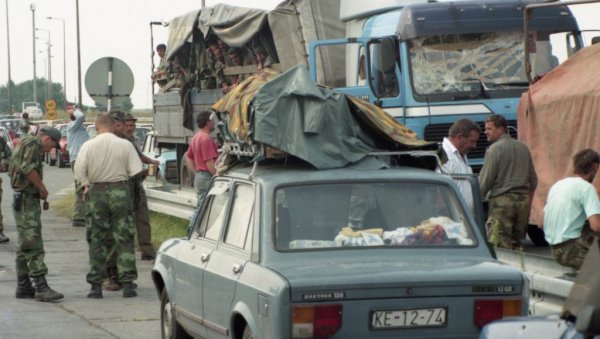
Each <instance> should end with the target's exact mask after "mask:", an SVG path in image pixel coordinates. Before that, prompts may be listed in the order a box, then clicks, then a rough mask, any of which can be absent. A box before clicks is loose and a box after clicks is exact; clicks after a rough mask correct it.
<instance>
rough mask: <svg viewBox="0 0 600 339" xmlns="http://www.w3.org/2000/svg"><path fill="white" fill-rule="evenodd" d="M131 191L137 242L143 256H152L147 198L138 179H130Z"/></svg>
mask: <svg viewBox="0 0 600 339" xmlns="http://www.w3.org/2000/svg"><path fill="white" fill-rule="evenodd" d="M131 190H132V193H133V201H134V205H133V209H134V218H135V219H134V220H135V227H136V230H137V241H138V247H139V248H140V251H142V254H143V255H150V256H154V248H153V247H152V229H151V228H150V211H149V210H148V198H147V197H146V190H144V185H143V183H142V180H140V179H132V181H131Z"/></svg>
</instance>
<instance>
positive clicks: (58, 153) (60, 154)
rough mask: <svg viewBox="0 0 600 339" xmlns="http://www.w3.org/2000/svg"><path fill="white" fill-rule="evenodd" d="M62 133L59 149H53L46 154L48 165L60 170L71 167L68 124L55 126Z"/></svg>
mask: <svg viewBox="0 0 600 339" xmlns="http://www.w3.org/2000/svg"><path fill="white" fill-rule="evenodd" d="M54 127H55V128H56V129H58V130H59V131H60V143H59V148H53V149H51V150H50V152H48V153H46V158H45V160H46V163H47V164H48V165H50V166H54V165H58V167H59V168H64V167H66V166H70V165H71V159H70V157H69V151H68V149H67V124H64V123H63V124H58V125H55V126H54Z"/></svg>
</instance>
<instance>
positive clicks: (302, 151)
mask: <svg viewBox="0 0 600 339" xmlns="http://www.w3.org/2000/svg"><path fill="white" fill-rule="evenodd" d="M213 109H215V110H216V111H219V112H221V113H223V114H222V119H223V120H224V121H225V125H226V126H227V131H225V134H227V136H226V139H228V141H230V142H233V143H236V144H246V145H251V144H256V143H260V144H263V145H267V146H269V147H272V148H274V149H276V150H277V152H283V153H285V154H289V155H292V156H295V157H297V158H300V159H302V160H305V161H306V162H308V163H310V164H311V165H313V166H314V167H316V168H318V169H328V168H336V167H345V166H350V165H354V166H357V167H362V168H366V167H368V168H383V167H387V166H388V162H387V161H385V160H383V159H381V158H378V157H376V156H373V155H371V154H372V153H373V152H377V151H382V150H383V151H385V150H388V151H402V150H416V149H422V150H436V149H437V144H436V143H433V142H427V141H423V140H420V139H418V138H417V137H416V134H415V133H414V132H413V131H411V130H410V129H408V128H406V127H405V126H404V125H402V124H400V123H399V122H397V121H396V120H395V119H394V118H392V117H391V116H390V115H388V114H387V113H386V112H385V111H383V110H382V109H381V108H379V107H377V106H375V105H372V104H369V103H367V102H365V101H362V100H360V99H357V98H354V97H351V96H347V95H345V94H341V93H338V92H335V91H333V90H331V89H328V88H325V87H320V86H317V85H316V84H315V83H314V82H313V81H312V80H311V79H310V77H309V75H308V71H307V69H306V68H305V67H304V66H300V65H299V66H296V67H294V68H292V69H290V70H288V71H287V72H285V73H283V74H281V75H280V74H278V73H276V72H273V71H271V70H268V69H266V70H264V71H262V72H259V73H257V74H256V75H254V76H253V77H250V78H248V79H246V80H245V81H244V82H242V83H241V84H239V85H238V86H236V87H235V88H234V89H233V90H232V91H231V92H230V93H228V94H227V95H226V96H225V97H223V98H222V99H221V100H220V101H219V102H217V103H216V104H215V105H214V106H213Z"/></svg>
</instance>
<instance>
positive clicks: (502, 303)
mask: <svg viewBox="0 0 600 339" xmlns="http://www.w3.org/2000/svg"><path fill="white" fill-rule="evenodd" d="M518 315H521V299H506V300H503V299H494V300H475V319H474V322H475V325H477V326H478V327H479V328H483V326H485V325H486V324H488V323H491V322H492V321H494V320H498V319H502V318H504V317H509V316H518Z"/></svg>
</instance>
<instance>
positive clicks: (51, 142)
mask: <svg viewBox="0 0 600 339" xmlns="http://www.w3.org/2000/svg"><path fill="white" fill-rule="evenodd" d="M59 141H60V132H59V131H58V130H57V129H55V128H52V127H43V128H42V129H41V130H40V136H39V137H37V136H33V135H28V136H25V137H23V138H22V139H21V141H20V142H19V144H18V145H17V147H16V149H15V152H14V153H13V155H12V158H11V160H10V164H9V169H8V172H9V176H10V178H11V180H10V182H11V186H12V188H13V190H14V191H15V192H14V201H13V213H14V216H15V222H16V224H17V232H18V233H19V249H18V250H17V253H16V271H17V291H16V297H17V298H33V297H35V298H36V299H37V300H39V301H55V300H58V299H62V298H63V295H62V294H60V293H58V292H56V291H54V290H52V289H51V288H50V287H48V284H47V283H46V278H45V276H46V274H48V268H47V267H46V264H45V263H44V243H43V240H42V222H41V218H40V215H41V207H40V199H42V200H44V201H45V200H46V198H47V197H48V191H47V190H46V186H45V185H44V183H43V182H42V179H43V172H42V170H43V164H42V161H41V155H42V153H47V152H49V151H50V150H51V149H52V148H55V147H57V146H58V144H59ZM44 208H46V206H44ZM31 279H33V282H34V284H35V289H34V288H33V286H32V285H31Z"/></svg>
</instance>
